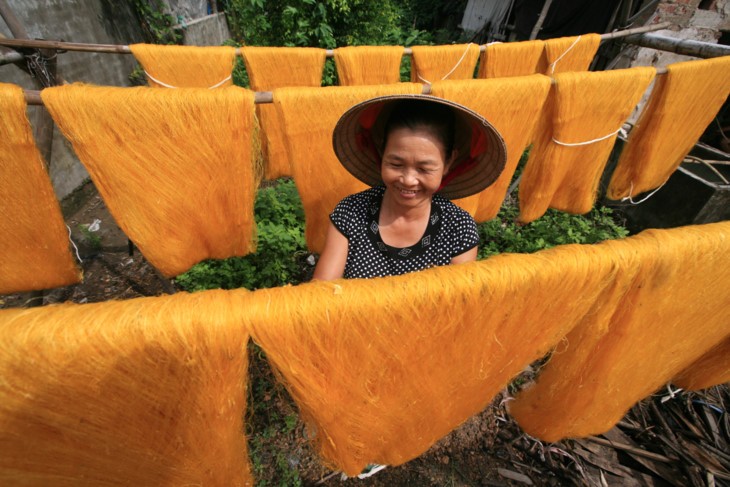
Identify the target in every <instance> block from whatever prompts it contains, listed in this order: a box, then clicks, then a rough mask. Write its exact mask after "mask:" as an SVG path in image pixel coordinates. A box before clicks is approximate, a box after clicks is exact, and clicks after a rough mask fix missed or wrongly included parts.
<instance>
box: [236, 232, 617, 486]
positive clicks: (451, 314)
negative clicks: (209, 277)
mask: <svg viewBox="0 0 730 487" xmlns="http://www.w3.org/2000/svg"><path fill="white" fill-rule="evenodd" d="M610 264H611V262H610V261H609V260H608V259H605V258H603V257H602V256H601V255H600V254H599V253H598V252H596V251H595V250H594V249H593V248H592V247H589V246H584V247H581V246H571V247H563V248H559V249H554V250H552V251H549V252H546V253H543V254H540V255H502V256H498V257H494V258H492V259H489V260H488V261H482V262H477V263H471V264H464V265H454V266H447V267H441V268H435V269H429V270H427V271H424V272H419V273H413V274H408V275H405V276H397V277H388V278H379V279H357V280H340V281H337V282H334V283H331V282H314V283H311V284H306V285H301V286H297V287H295V288H283V289H282V288H279V289H267V290H260V291H257V292H256V293H255V294H256V295H257V296H256V298H257V299H256V303H257V305H256V306H250V307H249V308H248V313H247V315H246V319H247V320H248V321H249V323H250V326H251V336H252V337H253V339H254V340H255V341H256V342H257V343H259V344H260V345H261V347H262V348H263V349H264V350H265V352H266V356H267V357H268V358H269V360H270V361H271V362H272V364H273V365H274V366H275V368H276V370H278V373H279V374H280V376H281V377H282V378H283V379H284V381H285V383H286V385H287V387H288V388H289V391H290V392H291V394H292V396H293V397H294V399H295V400H296V401H297V404H298V405H299V408H300V410H301V412H302V414H303V417H304V418H305V419H306V420H307V421H309V422H310V424H313V425H314V428H313V431H316V432H317V433H316V434H317V437H316V439H317V442H318V445H319V448H320V451H321V454H322V455H323V457H324V459H325V460H327V461H328V462H330V463H332V464H334V465H335V466H336V467H337V468H339V469H342V470H343V471H344V472H345V473H347V474H348V475H355V474H357V473H359V472H360V471H361V470H362V469H363V467H365V466H366V465H367V464H368V463H379V464H388V465H399V464H401V463H403V462H406V461H408V460H410V459H412V458H414V457H416V456H418V455H420V454H421V453H423V452H424V451H425V450H426V449H428V448H429V447H430V446H431V445H432V444H433V443H434V442H436V441H437V440H438V439H439V438H440V437H442V436H443V435H445V434H446V433H448V432H449V431H450V430H451V429H453V428H455V427H456V426H458V425H459V424H460V423H461V422H463V421H464V420H466V419H467V418H468V417H469V416H471V415H472V414H474V413H476V412H478V411H480V410H481V409H483V408H484V407H485V406H486V405H487V404H488V403H489V401H490V400H491V399H492V397H493V396H494V395H495V394H496V393H497V392H498V391H499V390H501V389H502V388H503V387H504V386H505V385H506V384H507V383H508V382H509V380H510V378H512V377H513V376H514V375H516V374H518V373H519V372H521V371H522V370H523V369H524V367H525V366H526V365H527V364H529V363H530V362H531V361H533V360H534V359H536V358H538V357H541V356H542V355H543V354H544V353H546V352H547V351H548V350H549V349H550V348H551V347H553V346H554V345H555V344H556V343H558V342H559V341H560V339H561V337H562V336H563V335H564V334H565V333H566V332H567V331H568V330H570V328H571V327H572V326H573V325H574V324H575V323H576V322H578V321H579V320H580V319H581V317H583V316H584V315H585V314H586V313H587V312H588V310H589V309H590V308H591V306H592V303H593V302H594V301H595V300H596V298H597V297H599V296H600V295H601V292H602V289H603V288H604V287H605V286H606V285H607V284H608V283H609V280H608V277H609V276H610V273H611V272H612V269H611V265H610ZM557 289H559V290H560V292H559V293H556V290H557Z"/></svg>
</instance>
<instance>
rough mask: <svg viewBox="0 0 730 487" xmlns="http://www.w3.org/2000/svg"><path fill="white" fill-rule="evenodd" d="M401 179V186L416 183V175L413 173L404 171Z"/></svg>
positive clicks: (407, 170)
mask: <svg viewBox="0 0 730 487" xmlns="http://www.w3.org/2000/svg"><path fill="white" fill-rule="evenodd" d="M401 179H402V180H403V184H414V183H416V173H415V171H411V170H409V169H406V170H405V171H403V173H402V174H401Z"/></svg>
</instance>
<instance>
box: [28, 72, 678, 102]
mask: <svg viewBox="0 0 730 487" xmlns="http://www.w3.org/2000/svg"><path fill="white" fill-rule="evenodd" d="M666 73H667V69H666V68H656V74H657V76H660V75H663V74H666ZM552 82H553V84H555V80H554V79H553V80H552ZM156 89H157V88H156ZM24 91H25V101H26V103H27V104H28V105H43V100H41V92H40V91H37V90H24ZM421 93H423V94H424V95H430V94H431V85H427V84H424V85H423V90H422V91H421ZM273 102H274V93H273V92H272V91H257V92H255V93H254V103H255V104H257V105H260V104H265V103H273Z"/></svg>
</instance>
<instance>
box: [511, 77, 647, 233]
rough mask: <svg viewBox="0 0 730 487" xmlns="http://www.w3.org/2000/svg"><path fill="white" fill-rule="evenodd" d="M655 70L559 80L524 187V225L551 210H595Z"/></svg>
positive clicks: (556, 82)
mask: <svg viewBox="0 0 730 487" xmlns="http://www.w3.org/2000/svg"><path fill="white" fill-rule="evenodd" d="M654 73H655V71H654V68H631V69H621V70H615V71H603V72H590V73H582V72H579V73H562V74H559V75H556V76H555V85H554V86H553V90H552V94H551V98H552V100H551V101H550V102H549V103H547V104H546V110H545V113H544V119H543V120H545V121H547V122H552V123H545V124H543V126H542V127H541V131H540V133H537V134H536V142H535V145H534V147H533V149H532V151H531V152H530V158H529V160H528V162H527V166H526V167H525V171H524V172H523V173H522V181H521V183H520V193H519V197H520V216H519V219H520V221H522V222H524V223H529V222H531V221H533V220H536V219H537V218H540V217H541V216H542V215H543V214H544V213H545V211H546V210H547V209H548V207H551V208H556V209H559V210H562V211H566V212H569V213H574V214H580V213H586V212H588V211H590V210H591V208H592V207H593V203H594V201H595V199H596V193H597V190H598V183H599V181H600V178H601V174H602V172H603V169H604V167H605V164H606V161H607V160H608V156H609V155H610V153H611V149H612V148H613V144H614V142H615V140H616V137H617V136H618V131H619V129H620V128H621V125H622V124H623V122H624V121H625V120H626V119H627V118H628V116H629V114H630V113H631V111H632V110H633V108H634V107H635V106H636V104H637V103H638V102H639V100H640V99H641V95H642V94H643V93H644V91H645V90H646V88H647V86H648V85H649V83H650V82H651V80H652V79H653V78H654Z"/></svg>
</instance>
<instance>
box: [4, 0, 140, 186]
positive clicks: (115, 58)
mask: <svg viewBox="0 0 730 487" xmlns="http://www.w3.org/2000/svg"><path fill="white" fill-rule="evenodd" d="M9 4H10V6H11V8H12V9H13V11H14V13H15V15H16V16H17V17H18V19H19V20H20V22H21V23H22V24H23V26H24V27H25V29H26V30H27V31H28V35H29V37H31V38H42V39H49V40H65V41H70V42H88V43H95V44H130V43H133V42H142V33H141V30H140V28H139V24H138V21H137V19H136V17H135V16H134V14H133V12H132V11H131V9H130V8H129V6H128V3H127V2H118V1H115V0H13V1H12V2H9ZM0 34H3V35H4V36H6V37H13V36H12V34H11V33H10V29H8V27H7V25H6V24H5V22H4V21H3V20H2V19H0ZM135 65H136V63H135V61H134V59H133V58H132V56H131V55H124V54H100V53H80V52H67V53H64V54H59V55H58V73H59V74H60V75H61V76H62V77H63V79H65V80H66V81H68V82H74V81H83V82H86V83H94V84H101V85H113V86H127V85H129V80H128V75H129V73H130V72H131V71H132V70H133V69H134V67H135ZM0 82H4V83H14V84H17V85H19V86H22V87H23V88H26V89H33V90H37V89H39V86H38V85H37V84H36V82H35V81H34V80H33V79H32V78H31V77H30V76H29V75H28V74H26V73H25V72H24V71H22V70H20V69H19V68H18V67H17V66H14V65H3V66H0ZM41 110H44V109H43V108H41V107H29V109H28V112H29V113H28V115H29V119H30V121H31V124H33V125H35V123H36V120H37V118H38V116H39V113H40V112H41ZM50 174H51V180H52V182H53V186H54V189H55V190H56V195H57V196H58V197H59V198H63V197H65V196H66V195H68V194H69V193H70V192H72V191H73V190H74V189H76V188H77V187H78V186H79V185H80V184H81V183H82V182H83V181H84V180H85V179H86V178H87V177H88V174H87V172H86V170H85V169H84V168H83V166H82V165H81V164H80V163H79V162H78V159H77V158H76V155H75V154H74V153H73V151H72V150H71V146H70V144H69V142H68V141H67V140H66V139H65V138H64V137H63V136H62V135H61V134H60V133H59V131H58V129H57V128H56V129H55V131H54V140H53V157H52V158H51V161H50Z"/></svg>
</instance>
